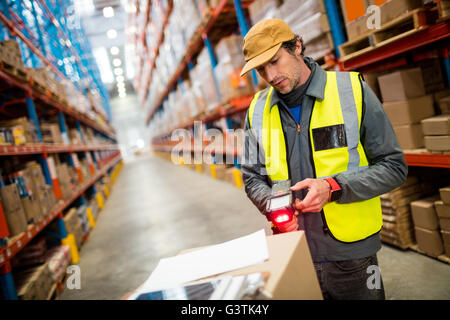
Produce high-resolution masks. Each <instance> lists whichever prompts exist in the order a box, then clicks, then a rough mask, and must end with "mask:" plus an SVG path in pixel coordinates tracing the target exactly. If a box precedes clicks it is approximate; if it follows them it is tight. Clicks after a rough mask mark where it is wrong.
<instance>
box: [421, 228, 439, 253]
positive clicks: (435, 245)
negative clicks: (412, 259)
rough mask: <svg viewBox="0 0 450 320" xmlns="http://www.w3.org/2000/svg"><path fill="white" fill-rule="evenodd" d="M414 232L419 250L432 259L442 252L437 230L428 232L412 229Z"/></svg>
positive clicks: (422, 229) (426, 230)
mask: <svg viewBox="0 0 450 320" xmlns="http://www.w3.org/2000/svg"><path fill="white" fill-rule="evenodd" d="M414 230H415V233H416V239H417V244H418V246H419V250H421V251H423V252H425V253H426V254H429V255H431V256H434V257H436V256H438V255H440V254H442V253H443V252H444V246H443V243H442V238H441V233H440V231H439V230H428V229H424V228H420V227H414Z"/></svg>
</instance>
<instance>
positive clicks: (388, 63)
mask: <svg viewBox="0 0 450 320" xmlns="http://www.w3.org/2000/svg"><path fill="white" fill-rule="evenodd" d="M229 3H230V1H226V0H223V1H221V2H220V3H219V5H218V6H217V7H216V8H214V10H213V11H212V14H211V16H210V17H208V19H210V20H208V19H207V20H206V21H205V22H204V23H203V25H205V27H204V28H199V30H198V32H197V33H198V34H205V35H206V34H207V33H208V32H209V31H210V30H211V28H213V27H214V23H215V22H216V21H217V19H220V13H221V12H222V11H223V10H224V8H226V9H227V10H231V9H233V8H230V6H229ZM324 4H325V8H326V10H327V16H328V19H329V24H330V26H331V30H332V36H333V41H334V47H335V52H336V55H337V56H338V57H339V58H338V59H336V60H335V61H336V64H335V63H331V65H329V66H328V68H329V69H333V68H336V69H337V70H341V71H349V70H355V71H361V72H374V71H382V70H389V69H393V68H396V67H400V66H405V65H407V64H408V63H410V62H411V61H413V62H417V61H420V60H423V59H427V58H431V57H439V58H441V59H442V61H443V65H444V66H445V70H444V73H445V75H446V77H447V86H448V85H449V83H450V80H449V75H450V60H449V56H448V52H449V47H448V39H449V37H450V20H449V19H446V20H445V19H444V20H443V21H441V22H438V23H436V24H434V25H431V26H429V27H427V28H424V29H422V30H420V31H419V32H416V33H414V34H412V35H409V36H405V37H399V38H398V39H396V40H395V41H391V42H389V43H388V44H386V45H384V46H382V47H376V48H373V50H370V51H367V52H365V53H363V54H361V55H358V56H356V57H353V58H351V59H345V58H343V57H340V51H339V45H341V44H343V43H344V42H345V39H346V35H345V31H344V29H343V25H342V23H341V22H340V21H339V12H338V10H339V8H338V7H337V6H336V5H335V4H333V1H324ZM234 5H235V8H234V9H235V10H236V12H237V13H238V12H241V15H238V19H239V26H240V29H241V31H242V30H244V31H245V30H247V28H246V26H245V18H244V19H243V14H242V12H243V11H242V6H240V1H239V0H234ZM243 21H244V22H243ZM163 31H164V29H163ZM243 35H245V33H243ZM203 42H205V41H203ZM204 44H205V46H207V45H208V44H207V42H205V43H204ZM201 47H202V39H199V38H197V40H196V42H194V41H191V42H190V45H189V46H188V48H187V50H186V54H185V59H184V60H182V61H181V63H180V65H179V66H178V68H177V69H176V71H175V72H174V74H173V75H172V77H171V78H170V80H169V83H168V85H167V86H166V88H165V90H164V92H163V94H162V95H161V96H160V97H159V100H158V102H157V103H156V104H155V106H156V107H155V108H153V109H152V110H149V111H148V114H147V118H146V122H147V124H148V123H149V121H150V119H151V118H152V117H153V115H154V114H155V112H156V111H157V110H158V108H159V106H160V105H161V104H162V102H163V101H164V99H165V98H166V97H167V96H168V94H169V93H170V92H171V90H172V89H173V88H174V87H175V86H176V85H177V81H178V79H179V78H180V76H181V75H182V73H183V72H184V70H185V69H186V68H187V67H188V66H189V63H190V62H191V58H192V56H193V55H195V53H197V52H198V51H199V50H200V49H201ZM436 52H437V53H436ZM148 81H150V79H148ZM146 93H147V92H146ZM251 98H252V97H251V96H249V97H240V98H236V99H234V101H233V100H232V101H230V102H229V105H231V106H232V108H231V109H228V108H224V106H223V105H219V106H218V107H217V109H216V110H215V111H214V112H212V113H210V114H208V115H202V116H200V117H198V118H196V119H194V120H195V121H202V123H206V124H207V123H209V122H212V121H216V120H219V119H221V118H224V117H225V118H226V117H227V116H228V115H230V114H232V113H233V112H243V111H246V110H247V108H248V106H249V105H250V101H251ZM229 105H228V107H229ZM194 120H192V121H189V122H187V123H183V124H181V125H180V126H177V128H185V129H188V128H192V126H193V123H194ZM174 129H176V128H172V129H169V130H168V131H167V132H165V133H163V134H159V135H157V136H154V137H153V138H152V148H153V150H155V151H163V152H170V150H171V148H172V147H173V146H174V145H175V144H174V143H173V141H171V140H170V139H171V132H173V130H174ZM203 145H204V146H207V145H208V141H205V142H204V143H203ZM188 150H194V147H193V142H192V146H191V147H190V148H187V149H186V151H188ZM196 151H197V152H198V151H199V150H196ZM213 151H214V150H213ZM218 152H222V151H221V150H218ZM240 152H241V151H240V150H235V151H234V152H232V153H233V154H235V155H239V154H240ZM405 159H406V161H407V164H408V165H409V166H420V167H437V168H450V155H448V154H436V153H429V152H426V151H422V152H420V153H417V152H413V151H409V150H405Z"/></svg>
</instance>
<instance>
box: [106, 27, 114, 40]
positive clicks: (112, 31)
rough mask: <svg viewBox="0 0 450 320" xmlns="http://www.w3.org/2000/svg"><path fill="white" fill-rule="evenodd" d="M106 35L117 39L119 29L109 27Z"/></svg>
mask: <svg viewBox="0 0 450 320" xmlns="http://www.w3.org/2000/svg"><path fill="white" fill-rule="evenodd" d="M106 36H107V37H108V38H109V39H115V38H116V37H117V31H116V30H114V29H109V30H108V31H107V32H106Z"/></svg>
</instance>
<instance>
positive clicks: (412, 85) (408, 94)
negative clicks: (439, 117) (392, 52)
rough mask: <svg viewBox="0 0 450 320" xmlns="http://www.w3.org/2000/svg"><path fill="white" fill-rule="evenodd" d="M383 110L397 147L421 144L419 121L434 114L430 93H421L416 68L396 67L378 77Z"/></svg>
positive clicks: (419, 73)
mask: <svg viewBox="0 0 450 320" xmlns="http://www.w3.org/2000/svg"><path fill="white" fill-rule="evenodd" d="M378 83H379V86H380V92H381V96H382V99H383V107H384V110H385V112H386V114H387V116H388V117H389V120H390V121H391V123H392V125H393V127H394V131H395V134H396V135H397V139H398V142H399V144H400V147H402V148H403V149H417V148H422V147H423V146H424V138H423V133H422V127H421V124H420V121H421V120H423V119H425V118H428V117H430V116H433V115H434V106H433V97H432V96H431V95H425V88H424V84H423V79H422V73H421V70H420V68H412V69H406V70H400V71H396V72H393V73H389V74H386V75H382V76H380V77H378Z"/></svg>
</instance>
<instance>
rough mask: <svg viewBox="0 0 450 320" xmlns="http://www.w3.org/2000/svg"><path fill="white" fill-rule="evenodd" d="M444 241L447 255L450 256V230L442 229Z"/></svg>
mask: <svg viewBox="0 0 450 320" xmlns="http://www.w3.org/2000/svg"><path fill="white" fill-rule="evenodd" d="M441 236H442V242H443V243H444V250H445V255H446V256H448V257H450V231H446V230H441Z"/></svg>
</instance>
